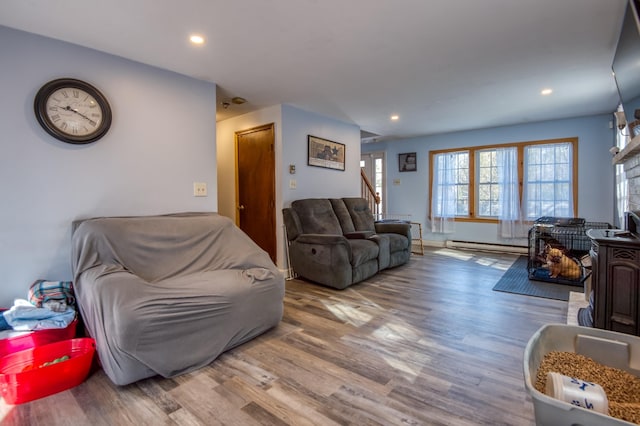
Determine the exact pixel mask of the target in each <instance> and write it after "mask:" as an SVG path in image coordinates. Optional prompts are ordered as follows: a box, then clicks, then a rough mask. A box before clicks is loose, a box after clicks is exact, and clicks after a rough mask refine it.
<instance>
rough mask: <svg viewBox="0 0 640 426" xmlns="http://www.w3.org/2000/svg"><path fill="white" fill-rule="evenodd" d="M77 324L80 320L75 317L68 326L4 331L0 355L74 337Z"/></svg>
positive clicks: (1, 338) (0, 343) (0, 341)
mask: <svg viewBox="0 0 640 426" xmlns="http://www.w3.org/2000/svg"><path fill="white" fill-rule="evenodd" d="M77 324H78V320H77V319H75V320H73V321H72V322H71V324H69V325H68V326H67V327H66V328H51V329H47V330H35V331H12V330H11V331H10V330H7V331H4V332H2V335H1V336H6V337H4V338H3V337H0V356H4V355H8V354H10V353H13V352H17V351H21V350H23V349H29V348H33V347H35V346H42V345H47V344H49V343H54V342H59V341H61V340H69V339H73V338H74V337H76V327H77Z"/></svg>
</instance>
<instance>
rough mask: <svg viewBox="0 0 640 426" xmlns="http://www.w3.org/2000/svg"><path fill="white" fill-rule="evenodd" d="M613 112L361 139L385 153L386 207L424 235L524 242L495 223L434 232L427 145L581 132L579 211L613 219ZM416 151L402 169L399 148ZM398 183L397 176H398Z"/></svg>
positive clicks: (443, 146)
mask: <svg viewBox="0 0 640 426" xmlns="http://www.w3.org/2000/svg"><path fill="white" fill-rule="evenodd" d="M612 120H613V115H608V114H605V115H597V116H589V117H580V118H572V119H563V120H554V121H547V122H539V123H529V124H522V125H516V126H505V127H496V128H488V129H480V130H473V131H466V132H457V133H448V134H441V135H433V136H425V137H418V138H412V139H403V140H394V141H386V142H378V143H366V144H363V145H362V148H361V151H362V153H368V152H376V151H383V152H385V153H386V168H387V170H386V176H387V187H386V191H387V192H386V193H387V195H388V198H387V206H388V207H387V213H388V214H410V215H411V218H412V220H413V221H416V222H420V223H421V224H422V226H423V238H424V239H425V240H433V241H442V240H461V241H473V242H487V243H497V244H517V245H526V240H517V241H513V240H506V241H505V240H501V239H500V238H498V235H497V227H496V225H495V224H479V223H469V222H464V223H463V222H458V223H457V224H456V232H455V233H454V234H447V235H443V234H433V233H431V231H430V223H429V221H428V213H429V206H428V204H429V191H430V189H429V151H431V150H440V149H449V148H464V147H471V146H480V145H495V144H504V143H510V142H525V141H534V140H545V139H559V138H565V137H578V206H577V216H578V217H583V218H585V219H587V220H589V221H594V222H608V223H613V217H614V196H613V187H614V183H613V182H614V167H613V165H612V164H611V159H612V156H611V154H610V153H609V148H611V147H612V146H614V145H615V134H614V130H613V129H612V128H611V127H610V126H611V122H612ZM405 152H416V153H417V157H418V167H417V168H418V170H417V171H416V172H399V170H398V154H400V153H405ZM398 179H399V183H398V182H396V184H394V180H396V181H397V180H398Z"/></svg>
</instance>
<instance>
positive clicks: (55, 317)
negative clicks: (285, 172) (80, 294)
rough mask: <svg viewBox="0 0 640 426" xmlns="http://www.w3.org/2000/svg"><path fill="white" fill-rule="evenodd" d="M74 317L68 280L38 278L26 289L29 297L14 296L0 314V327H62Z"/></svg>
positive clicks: (73, 304)
mask: <svg viewBox="0 0 640 426" xmlns="http://www.w3.org/2000/svg"><path fill="white" fill-rule="evenodd" d="M75 318H76V309H75V295H74V293H73V286H72V284H71V282H70V281H45V280H38V281H36V282H34V283H33V284H32V285H31V287H30V288H29V300H24V299H16V300H15V301H14V304H13V306H12V307H11V308H10V309H8V310H5V311H3V312H2V315H0V330H10V329H13V330H18V331H28V330H43V329H50V328H65V327H67V326H68V325H69V324H70V323H71V322H72V321H73V320H74V319H75Z"/></svg>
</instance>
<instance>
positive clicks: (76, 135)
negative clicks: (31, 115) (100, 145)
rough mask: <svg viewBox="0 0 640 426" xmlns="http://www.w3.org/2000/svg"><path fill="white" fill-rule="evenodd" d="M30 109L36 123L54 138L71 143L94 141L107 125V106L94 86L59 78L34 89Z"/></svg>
mask: <svg viewBox="0 0 640 426" xmlns="http://www.w3.org/2000/svg"><path fill="white" fill-rule="evenodd" d="M33 108H34V111H35V114H36V118H37V119H38V122H39V123H40V125H41V126H42V128H43V129H44V130H46V132H47V133H49V134H50V135H51V136H53V137H54V138H56V139H59V140H61V141H63V142H67V143H72V144H86V143H90V142H95V141H97V140H98V139H100V138H101V137H103V136H104V135H105V133H107V130H109V126H111V107H110V106H109V102H108V101H107V98H105V97H104V95H103V94H102V93H100V91H99V90H98V89H96V88H95V87H94V86H92V85H91V84H89V83H86V82H84V81H81V80H76V79H73V78H60V79H57V80H52V81H50V82H48V83H46V84H45V85H44V86H42V87H41V88H40V90H38V93H37V94H36V97H35V100H34V104H33Z"/></svg>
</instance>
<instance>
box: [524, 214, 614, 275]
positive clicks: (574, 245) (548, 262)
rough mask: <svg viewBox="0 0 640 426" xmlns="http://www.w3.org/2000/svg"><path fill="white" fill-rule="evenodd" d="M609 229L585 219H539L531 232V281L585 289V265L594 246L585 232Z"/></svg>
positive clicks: (608, 226) (587, 272)
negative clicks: (584, 262)
mask: <svg viewBox="0 0 640 426" xmlns="http://www.w3.org/2000/svg"><path fill="white" fill-rule="evenodd" d="M610 228H611V225H609V224H608V223H604V222H587V221H585V220H584V219H582V218H558V217H549V216H544V217H541V218H539V219H537V220H536V221H535V222H534V224H533V226H532V227H531V229H529V237H528V238H529V260H528V262H527V268H528V271H529V279H531V280H537V281H548V282H553V283H558V284H568V285H575V286H582V285H583V282H584V280H585V279H586V278H587V277H588V276H589V274H590V269H589V268H587V267H586V266H585V265H583V259H585V260H586V259H588V255H589V249H590V247H591V240H590V239H589V237H587V235H586V231H587V229H610Z"/></svg>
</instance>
